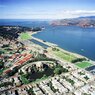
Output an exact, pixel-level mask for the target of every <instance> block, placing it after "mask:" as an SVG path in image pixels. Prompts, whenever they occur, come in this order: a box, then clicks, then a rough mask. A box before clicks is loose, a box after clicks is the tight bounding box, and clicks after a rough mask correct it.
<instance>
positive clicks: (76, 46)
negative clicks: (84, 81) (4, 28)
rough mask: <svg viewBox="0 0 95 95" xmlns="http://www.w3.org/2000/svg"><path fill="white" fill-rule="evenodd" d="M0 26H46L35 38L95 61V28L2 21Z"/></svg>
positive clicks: (33, 21) (31, 21)
mask: <svg viewBox="0 0 95 95" xmlns="http://www.w3.org/2000/svg"><path fill="white" fill-rule="evenodd" d="M0 25H20V26H28V27H36V26H37V27H39V26H41V27H42V26H45V29H44V30H43V31H42V32H39V33H37V34H34V35H33V36H34V37H37V38H39V39H42V40H45V41H49V42H52V43H55V44H58V45H59V46H60V47H61V48H63V49H65V50H68V51H71V52H75V53H78V54H81V55H84V56H86V57H88V58H90V59H92V60H95V28H81V27H76V26H52V25H49V24H48V22H46V21H37V20H0Z"/></svg>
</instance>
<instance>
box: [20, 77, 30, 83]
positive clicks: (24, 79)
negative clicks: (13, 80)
mask: <svg viewBox="0 0 95 95" xmlns="http://www.w3.org/2000/svg"><path fill="white" fill-rule="evenodd" d="M21 80H22V82H23V83H24V84H28V83H29V81H28V80H27V79H26V78H25V77H23V76H21Z"/></svg>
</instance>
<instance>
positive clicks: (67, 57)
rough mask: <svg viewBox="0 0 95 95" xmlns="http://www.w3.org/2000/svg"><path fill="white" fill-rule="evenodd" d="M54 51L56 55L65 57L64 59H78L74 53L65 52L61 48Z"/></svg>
mask: <svg viewBox="0 0 95 95" xmlns="http://www.w3.org/2000/svg"><path fill="white" fill-rule="evenodd" d="M53 53H54V54H55V55H56V56H58V57H60V58H61V59H64V60H66V61H69V62H71V61H72V60H74V59H76V57H75V56H74V55H71V54H69V53H65V52H63V51H60V50H59V51H53Z"/></svg>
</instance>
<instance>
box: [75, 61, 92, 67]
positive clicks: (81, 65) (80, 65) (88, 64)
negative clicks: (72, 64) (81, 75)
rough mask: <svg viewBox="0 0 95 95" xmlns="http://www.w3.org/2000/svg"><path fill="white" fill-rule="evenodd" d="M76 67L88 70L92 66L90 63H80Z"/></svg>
mask: <svg viewBox="0 0 95 95" xmlns="http://www.w3.org/2000/svg"><path fill="white" fill-rule="evenodd" d="M76 65H77V66H78V67H80V68H87V67H89V66H92V64H91V63H90V62H79V63H76Z"/></svg>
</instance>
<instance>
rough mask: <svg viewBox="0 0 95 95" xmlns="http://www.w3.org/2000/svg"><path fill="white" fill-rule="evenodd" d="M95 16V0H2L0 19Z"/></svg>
mask: <svg viewBox="0 0 95 95" xmlns="http://www.w3.org/2000/svg"><path fill="white" fill-rule="evenodd" d="M80 16H95V0H0V19H63V18H74V17H80Z"/></svg>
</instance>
